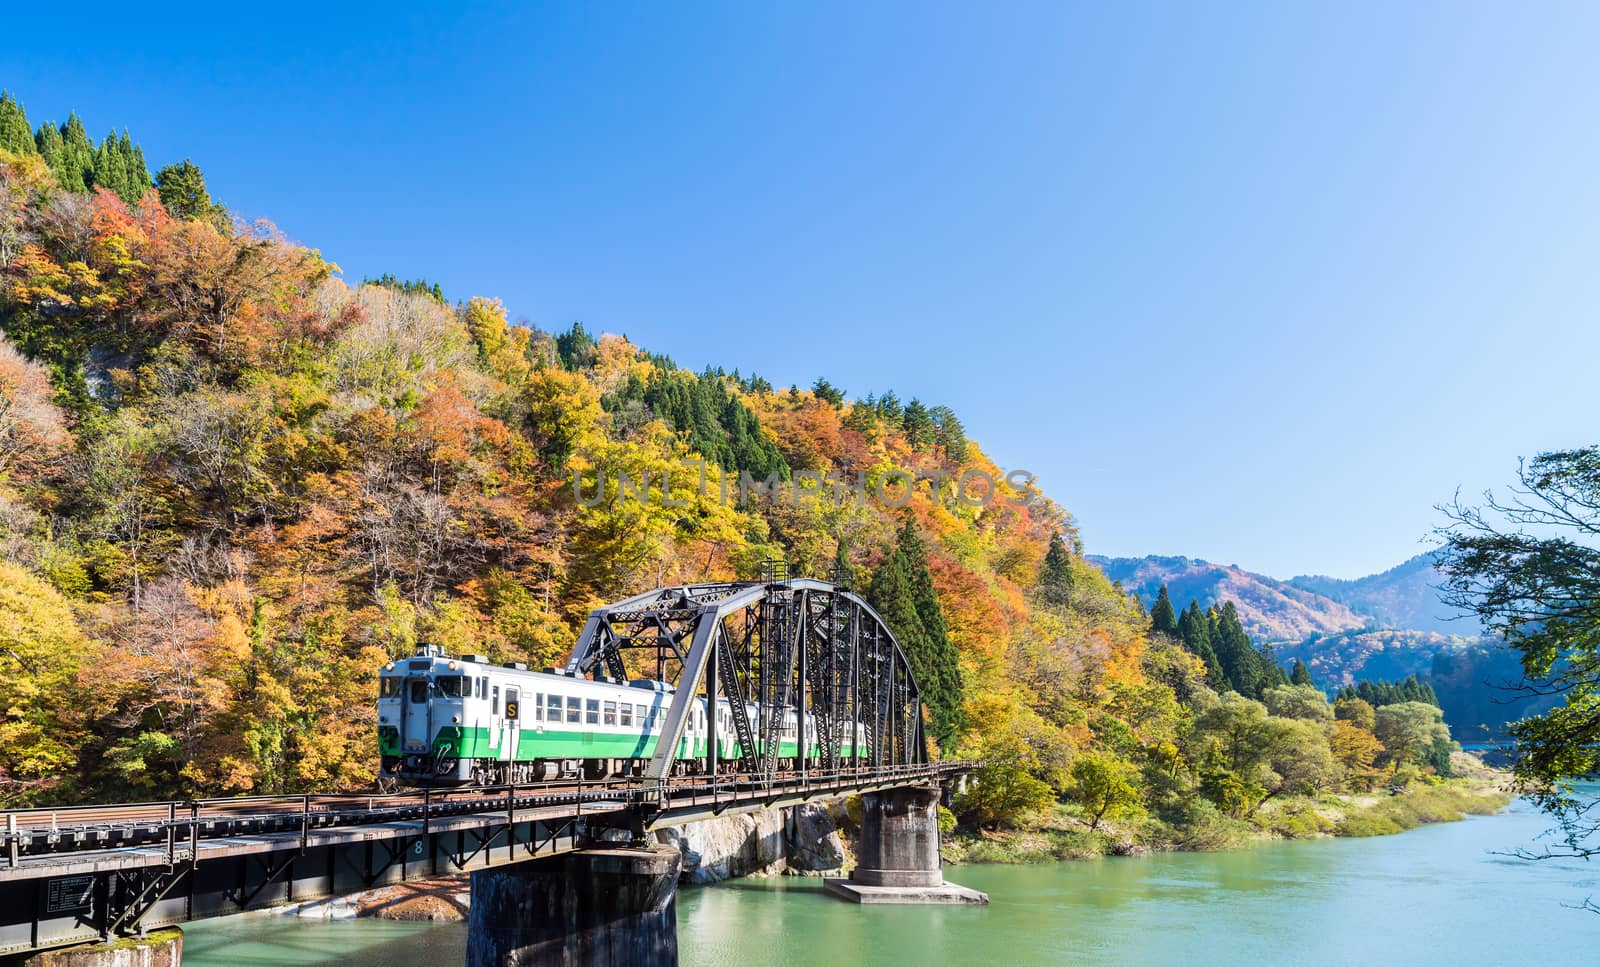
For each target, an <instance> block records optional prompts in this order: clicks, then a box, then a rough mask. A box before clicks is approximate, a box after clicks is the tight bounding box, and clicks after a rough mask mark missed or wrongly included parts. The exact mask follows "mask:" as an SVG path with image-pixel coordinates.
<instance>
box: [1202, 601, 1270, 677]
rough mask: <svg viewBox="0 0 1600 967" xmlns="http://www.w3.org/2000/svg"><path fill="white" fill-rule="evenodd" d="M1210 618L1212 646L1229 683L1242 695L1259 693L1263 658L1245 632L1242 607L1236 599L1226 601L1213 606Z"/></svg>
mask: <svg viewBox="0 0 1600 967" xmlns="http://www.w3.org/2000/svg"><path fill="white" fill-rule="evenodd" d="M1210 621H1211V647H1212V649H1213V650H1214V651H1215V652H1216V653H1217V661H1219V662H1221V663H1222V671H1223V673H1224V674H1226V675H1227V676H1228V682H1229V684H1231V685H1232V686H1233V688H1234V691H1236V692H1238V693H1239V694H1241V695H1248V696H1250V697H1251V698H1255V697H1257V696H1259V695H1260V694H1261V668H1260V664H1261V662H1260V658H1259V656H1258V655H1257V653H1256V650H1255V648H1254V646H1252V645H1251V643H1250V636H1249V635H1247V634H1245V631H1244V625H1242V624H1240V623H1239V610H1238V608H1236V607H1234V604H1233V602H1232V601H1226V602H1224V603H1223V604H1222V606H1221V607H1220V608H1212V609H1211V614H1210Z"/></svg>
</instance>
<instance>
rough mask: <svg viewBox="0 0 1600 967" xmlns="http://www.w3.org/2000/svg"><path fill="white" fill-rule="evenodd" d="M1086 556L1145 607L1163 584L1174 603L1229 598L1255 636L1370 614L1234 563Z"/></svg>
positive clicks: (1339, 624) (1290, 636)
mask: <svg viewBox="0 0 1600 967" xmlns="http://www.w3.org/2000/svg"><path fill="white" fill-rule="evenodd" d="M1088 560H1089V562H1090V563H1091V564H1093V565H1095V566H1096V567H1098V568H1099V569H1100V570H1101V571H1102V572H1104V573H1105V575H1106V577H1109V578H1111V579H1112V580H1113V581H1120V582H1122V587H1123V589H1124V590H1127V591H1130V592H1132V593H1134V594H1137V595H1138V596H1139V597H1140V599H1141V600H1143V601H1144V603H1145V606H1146V607H1148V606H1149V605H1151V604H1152V603H1154V602H1155V599H1156V594H1157V593H1158V592H1159V591H1160V590H1161V585H1163V584H1165V585H1166V586H1167V593H1168V594H1169V595H1170V596H1171V597H1172V603H1173V606H1174V607H1177V608H1183V607H1185V606H1186V605H1188V603H1189V602H1190V601H1192V600H1193V601H1199V602H1200V603H1201V605H1203V606H1210V605H1212V604H1215V603H1216V602H1218V601H1232V602H1233V603H1234V606H1235V607H1237V608H1238V609H1239V620H1240V622H1241V623H1242V624H1243V625H1244V629H1245V631H1247V632H1249V633H1250V637H1252V638H1254V639H1256V640H1257V641H1270V642H1288V641H1303V640H1305V639H1306V638H1308V637H1310V636H1312V635H1330V634H1337V633H1339V632H1341V631H1354V630H1357V629H1360V628H1365V627H1368V626H1369V625H1370V624H1371V620H1370V619H1368V618H1365V617H1363V616H1361V615H1359V614H1357V613H1356V612H1355V611H1353V610H1352V609H1351V608H1350V606H1349V605H1346V604H1342V603H1340V602H1338V601H1335V600H1333V599H1332V598H1330V597H1328V596H1327V595H1324V594H1320V593H1318V592H1316V591H1312V590H1307V589H1305V588H1299V587H1295V586H1294V585H1292V584H1290V583H1289V582H1287V581H1279V580H1277V579H1276V578H1270V577H1267V576H1266V575H1264V574H1256V573H1254V572H1251V571H1246V570H1245V569H1244V568H1241V567H1238V566H1236V565H1232V564H1213V563H1211V562H1210V561H1203V560H1199V559H1196V558H1188V557H1157V556H1151V557H1099V556H1094V555H1091V556H1090V557H1089V558H1088Z"/></svg>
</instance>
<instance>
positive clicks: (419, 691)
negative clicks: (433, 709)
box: [411, 678, 428, 705]
mask: <svg viewBox="0 0 1600 967" xmlns="http://www.w3.org/2000/svg"><path fill="white" fill-rule="evenodd" d="M427 700H428V680H427V679H426V678H413V679H411V701H412V703H414V704H416V705H421V704H423V703H425V702H426V701H427Z"/></svg>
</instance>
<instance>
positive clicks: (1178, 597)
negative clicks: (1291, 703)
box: [1088, 553, 1551, 740]
mask: <svg viewBox="0 0 1600 967" xmlns="http://www.w3.org/2000/svg"><path fill="white" fill-rule="evenodd" d="M1088 560H1089V562H1090V563H1092V564H1094V565H1095V566H1096V567H1098V568H1100V570H1101V571H1103V572H1104V573H1105V575H1106V576H1107V577H1109V578H1111V579H1112V580H1114V581H1120V582H1121V584H1122V587H1123V589H1124V590H1126V591H1129V592H1132V593H1134V594H1137V595H1139V597H1140V598H1141V599H1142V600H1143V601H1144V602H1145V605H1146V606H1147V607H1148V606H1149V605H1151V604H1153V603H1154V602H1155V599H1156V594H1157V593H1158V592H1159V591H1160V590H1161V586H1162V585H1163V584H1165V585H1166V586H1167V593H1168V595H1169V596H1170V597H1171V598H1172V603H1173V606H1174V607H1176V608H1179V609H1182V608H1184V607H1186V606H1187V605H1188V603H1189V602H1190V601H1191V600H1198V601H1199V602H1200V603H1201V605H1203V606H1209V605H1211V604H1214V603H1216V602H1219V601H1233V602H1234V604H1235V606H1236V607H1237V608H1238V610H1239V619H1240V622H1241V623H1242V624H1243V625H1244V627H1245V630H1246V631H1248V632H1249V633H1250V636H1251V637H1252V638H1254V639H1255V640H1256V642H1257V643H1270V644H1272V645H1273V647H1274V649H1275V650H1276V651H1277V655H1278V658H1279V660H1280V661H1284V662H1288V661H1290V660H1293V659H1300V660H1302V661H1304V662H1305V663H1306V665H1307V666H1308V667H1309V668H1310V670H1311V675H1312V678H1313V679H1314V680H1315V681H1316V683H1317V684H1318V685H1320V686H1321V687H1323V688H1324V689H1328V690H1332V689H1334V688H1337V687H1339V686H1341V685H1348V684H1352V683H1354V682H1355V681H1357V680H1359V679H1363V678H1364V679H1371V680H1376V679H1386V680H1390V681H1394V680H1398V679H1402V678H1405V677H1406V676H1408V675H1417V676H1419V677H1422V678H1425V679H1427V680H1429V681H1430V682H1431V683H1432V684H1433V685H1434V688H1435V691H1436V692H1437V693H1438V694H1439V699H1440V704H1441V705H1442V706H1443V707H1444V710H1445V718H1446V720H1447V721H1448V722H1449V723H1450V727H1451V728H1452V729H1453V730H1455V732H1456V734H1457V735H1458V736H1460V737H1462V738H1463V739H1468V740H1470V739H1483V738H1492V737H1495V736H1499V735H1501V734H1503V729H1504V727H1505V723H1506V722H1507V721H1509V720H1512V719H1516V718H1520V717H1521V716H1522V715H1526V714H1529V713H1530V712H1535V711H1539V710H1541V709H1543V708H1547V707H1548V706H1549V704H1550V701H1551V700H1550V699H1548V698H1544V699H1540V698H1537V697H1535V698H1531V699H1530V698H1529V697H1528V696H1526V695H1523V694H1521V693H1517V692H1513V691H1509V690H1508V689H1507V688H1506V685H1507V684H1508V683H1514V682H1515V681H1516V680H1517V678H1518V677H1519V670H1518V666H1517V661H1516V657H1515V655H1514V654H1512V653H1510V652H1508V651H1506V649H1504V648H1503V647H1498V646H1496V645H1495V644H1494V643H1492V642H1491V641H1489V640H1488V639H1485V638H1484V637H1482V635H1483V627H1482V625H1481V624H1479V623H1478V621H1477V620H1476V618H1475V616H1472V615H1468V614H1465V613H1463V612H1459V611H1456V610H1455V609H1452V608H1450V607H1448V606H1447V605H1445V604H1444V602H1442V601H1440V600H1439V593H1438V590H1437V588H1438V585H1439V584H1440V583H1441V579H1440V576H1439V573H1438V571H1437V570H1436V568H1435V566H1434V558H1433V555H1432V554H1431V553H1428V554H1419V555H1417V556H1416V557H1413V558H1411V559H1410V560H1409V561H1406V562H1404V563H1402V564H1399V565H1396V566H1395V567H1392V568H1390V569H1389V570H1387V571H1384V572H1382V573H1381V574H1372V575H1369V576H1367V577H1363V578H1356V579H1354V580H1342V579H1339V578H1330V577H1322V576H1318V575H1301V576H1299V577H1295V578H1292V579H1290V580H1288V581H1280V580H1278V579H1276V578H1270V577H1267V576H1266V575H1264V574H1256V573H1254V572H1251V571H1246V570H1244V569H1243V568H1241V567H1238V566H1236V565H1231V564H1213V563H1211V562H1209V561H1203V560H1198V559H1195V558H1188V557H1162V556H1157V555H1152V556H1149V557H1095V556H1091V557H1089V558H1088Z"/></svg>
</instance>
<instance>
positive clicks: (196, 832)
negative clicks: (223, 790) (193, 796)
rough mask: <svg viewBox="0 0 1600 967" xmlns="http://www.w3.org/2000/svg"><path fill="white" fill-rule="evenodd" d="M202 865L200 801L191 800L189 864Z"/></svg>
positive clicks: (193, 865) (192, 865)
mask: <svg viewBox="0 0 1600 967" xmlns="http://www.w3.org/2000/svg"><path fill="white" fill-rule="evenodd" d="M199 865H200V803H199V802H198V801H196V800H190V801H189V866H190V868H191V869H193V868H194V867H196V866H199Z"/></svg>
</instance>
